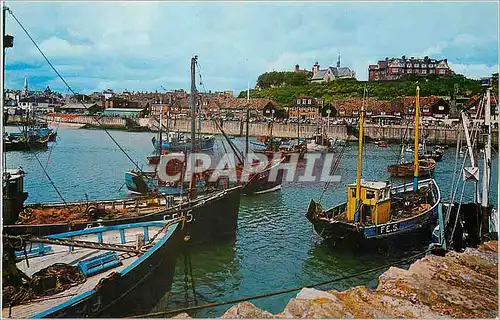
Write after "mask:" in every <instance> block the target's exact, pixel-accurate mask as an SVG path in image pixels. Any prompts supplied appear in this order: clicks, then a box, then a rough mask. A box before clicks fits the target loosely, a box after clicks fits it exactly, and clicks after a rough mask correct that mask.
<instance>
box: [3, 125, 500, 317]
mask: <svg viewBox="0 0 500 320" xmlns="http://www.w3.org/2000/svg"><path fill="white" fill-rule="evenodd" d="M6 130H7V131H9V132H10V131H14V132H15V131H17V128H15V127H7V128H6ZM110 133H111V134H112V135H113V137H114V138H115V139H116V140H117V142H118V143H119V144H120V145H121V146H122V147H123V148H124V149H125V150H126V152H127V153H128V154H129V155H130V157H131V158H132V159H134V161H137V162H138V163H139V165H140V166H142V167H143V169H150V168H148V165H147V164H146V156H147V155H150V154H151V152H152V149H153V148H152V144H151V137H152V134H151V133H130V132H123V131H110ZM235 143H236V144H237V146H240V147H242V146H243V140H241V139H239V138H237V139H235ZM217 145H218V150H217V151H218V152H222V151H223V148H222V145H221V140H218V144H217ZM364 150H365V151H364V161H363V165H364V168H363V177H364V178H365V179H367V180H370V179H377V180H389V174H388V173H387V165H388V164H391V163H394V162H395V161H396V159H397V157H398V154H399V146H397V145H390V146H389V148H378V147H377V146H375V145H373V144H367V145H366V148H365V149H364ZM36 156H37V157H38V160H39V161H40V163H41V165H43V166H44V167H46V170H47V173H48V174H49V175H50V177H51V179H52V181H53V183H54V184H55V185H56V186H57V188H58V189H59V191H60V193H61V194H62V195H63V197H64V199H65V200H66V201H77V200H84V199H87V198H88V199H105V198H120V197H125V196H127V195H128V191H127V190H126V188H125V186H124V185H123V183H124V172H125V171H126V170H128V169H132V168H133V164H132V163H131V162H130V160H129V159H127V158H126V157H125V156H124V154H123V153H122V152H121V151H120V150H119V149H118V147H117V146H116V145H115V144H114V143H113V142H112V141H111V139H110V138H109V137H108V136H107V134H106V132H104V131H100V130H84V129H63V128H60V129H59V133H58V138H57V142H56V143H54V144H52V146H51V147H50V148H49V149H48V150H44V151H39V152H37V153H36ZM497 156H498V155H497V153H496V152H493V168H492V181H491V190H492V195H491V201H492V203H493V204H494V206H495V207H497V208H498V204H497V192H498V189H497V186H498V158H497ZM356 157H357V147H356V145H355V144H354V143H352V144H351V145H350V146H349V147H348V149H347V152H346V154H345V155H344V157H343V159H342V161H341V163H340V167H339V168H338V171H337V172H336V174H338V175H340V176H341V177H342V179H341V182H333V183H331V185H330V187H329V188H328V189H327V191H326V192H325V195H324V197H323V202H322V204H323V206H324V207H327V206H330V205H333V204H336V203H339V202H344V201H345V198H346V195H345V185H346V184H350V183H352V182H354V180H355V175H356ZM454 158H455V149H454V148H450V149H448V150H445V153H444V157H443V161H442V162H439V163H438V165H437V168H436V172H435V178H436V180H437V182H438V184H439V187H440V189H441V193H442V197H443V198H445V199H447V198H448V197H449V194H450V186H451V181H452V179H453V167H454V164H455V162H454ZM38 160H37V159H36V158H35V154H34V153H30V152H17V151H13V152H8V153H7V154H6V161H7V163H6V165H7V167H18V166H21V167H23V169H24V170H25V171H26V172H27V175H26V178H25V190H26V191H27V192H28V193H29V198H28V200H27V202H28V203H36V202H49V201H60V198H59V196H58V195H57V193H56V192H55V190H54V188H53V187H52V186H51V182H50V181H49V180H48V179H47V177H46V176H45V174H44V172H43V170H42V169H41V167H40V164H39V162H38ZM461 163H462V161H459V165H461ZM317 164H318V166H320V165H321V161H317ZM304 167H305V165H304V164H301V165H299V167H298V172H297V174H296V177H297V176H300V175H301V172H303V171H304V169H305V168H304ZM315 171H318V172H320V171H321V168H320V167H317V168H315ZM458 178H459V179H461V176H458ZM394 183H401V181H394ZM323 186H324V182H320V181H317V182H300V181H297V179H295V180H294V181H286V182H284V184H283V188H282V190H280V191H277V192H274V193H270V194H265V195H259V196H252V197H243V198H242V199H241V206H240V213H239V220H238V232H237V238H236V240H235V242H234V243H229V244H221V245H217V246H213V247H196V248H192V249H191V259H192V266H193V275H194V280H195V284H196V292H197V300H198V304H205V303H210V302H219V301H226V300H231V299H236V298H240V297H244V296H253V295H258V294H262V293H268V292H273V291H279V290H284V289H288V288H291V287H298V286H307V285H309V284H312V283H316V282H321V281H326V280H329V279H332V278H338V277H342V276H345V275H349V274H352V273H355V272H359V271H362V270H366V269H368V268H370V267H375V266H379V265H382V264H386V263H387V262H390V261H391V260H392V259H393V258H396V256H397V257H399V256H400V255H411V254H412V253H414V252H418V251H420V250H423V249H424V245H422V247H421V248H412V251H408V252H404V253H402V254H401V253H400V254H398V255H394V254H392V253H391V254H388V253H380V252H373V253H370V254H363V255H362V254H359V253H356V254H354V253H346V252H343V253H339V252H334V251H332V250H331V249H329V248H328V247H327V246H326V245H325V244H322V243H321V241H320V240H319V238H318V237H317V236H316V235H315V234H314V231H313V229H312V225H311V224H310V223H309V222H308V221H307V219H306V218H305V216H304V214H305V212H306V209H307V206H308V202H309V199H311V198H315V199H318V198H319V196H320V194H321V192H322V189H323ZM460 191H461V190H460V189H459V190H458V193H459V194H460ZM471 195H472V185H471V184H469V185H468V187H467V188H466V189H465V196H464V201H468V200H469V201H470V200H471V199H470V197H471ZM381 272H382V271H380V272H378V273H371V274H368V275H363V276H359V277H355V278H350V279H347V280H344V281H341V282H338V283H334V284H331V285H327V286H324V287H323V289H339V290H343V289H346V288H349V287H352V286H356V285H362V284H364V285H369V286H375V285H376V283H377V277H378V275H379V274H380V273H381ZM184 285H185V283H184V260H183V259H179V261H178V264H177V270H176V276H175V283H174V287H173V290H172V293H171V294H170V295H168V296H166V297H165V298H164V299H163V300H162V301H161V302H160V303H159V304H158V306H157V307H156V308H155V310H154V311H161V310H166V309H177V308H182V307H185V306H186V302H185V294H184ZM295 294H296V292H293V293H289V294H285V295H280V296H276V297H272V298H265V299H260V300H253V301H251V302H252V303H254V304H256V305H257V306H258V307H260V308H262V309H265V310H268V311H270V312H272V313H277V312H280V311H281V310H282V309H283V308H284V306H285V305H286V303H287V301H288V300H289V299H290V298H291V297H293V296H294V295H295ZM189 300H190V301H189V305H193V295H192V292H191V288H190V289H189ZM227 308H229V306H223V307H218V308H213V309H206V310H202V311H199V312H197V313H196V314H195V316H197V317H215V316H220V315H221V314H222V313H223V311H224V310H226V309H227Z"/></svg>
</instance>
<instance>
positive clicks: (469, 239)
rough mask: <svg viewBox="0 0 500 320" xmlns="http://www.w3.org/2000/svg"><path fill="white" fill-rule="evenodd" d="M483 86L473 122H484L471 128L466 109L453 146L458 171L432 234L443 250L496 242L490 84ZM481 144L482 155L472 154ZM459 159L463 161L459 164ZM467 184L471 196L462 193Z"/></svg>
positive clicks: (497, 220)
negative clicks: (469, 185) (470, 185)
mask: <svg viewBox="0 0 500 320" xmlns="http://www.w3.org/2000/svg"><path fill="white" fill-rule="evenodd" d="M484 86H485V87H486V90H485V92H484V94H483V95H482V99H481V100H480V104H479V106H478V107H477V109H476V110H477V111H476V115H475V119H484V122H483V123H481V124H479V121H473V122H472V127H470V126H469V124H470V123H471V119H470V118H469V116H468V114H467V109H464V110H462V111H461V112H460V118H461V120H462V121H461V123H462V126H463V131H459V137H458V139H457V146H456V150H457V151H456V155H455V168H457V169H458V170H457V171H456V172H454V174H453V178H452V181H451V188H450V190H451V192H450V196H449V200H448V201H447V202H445V203H443V206H442V208H441V210H440V215H439V225H438V226H436V228H435V229H434V232H433V238H434V240H435V242H436V243H437V244H438V245H439V246H441V248H443V249H445V250H455V251H463V250H464V249H465V248H466V247H477V246H478V245H479V244H480V243H481V242H483V241H485V240H491V239H498V223H499V218H498V211H497V210H495V208H494V207H493V205H492V203H491V202H490V193H491V192H490V191H491V183H492V181H491V179H492V175H491V166H492V157H491V153H492V123H491V113H492V108H491V83H489V82H487V83H486V84H485V85H484ZM483 124H484V125H483ZM462 132H463V133H464V134H465V141H466V146H464V148H465V150H464V149H463V148H461V146H460V144H461V141H462V139H461V137H460V134H461V133H462ZM480 137H483V141H480ZM480 143H484V149H483V152H480V153H479V154H477V153H476V152H474V151H475V150H477V149H479V147H478V145H479V144H480ZM499 143H500V142H499ZM462 150H464V152H463V153H464V154H463V156H461V155H460V153H461V151H462ZM461 157H466V158H465V159H463V160H460V161H459V158H461ZM467 158H468V159H469V163H468V166H466V161H467ZM481 158H482V162H483V164H482V167H481V168H480V167H479V163H478V162H479V161H480V159H481ZM459 163H462V166H461V167H460V166H458V164H459ZM480 169H481V170H480ZM480 173H482V177H480ZM460 176H462V181H460V178H459V177H460ZM497 179H498V177H497ZM460 182H462V184H463V186H462V188H461V190H462V191H461V193H460V194H458V193H457V190H459V189H460V188H459V185H460ZM480 182H481V183H480ZM467 184H472V185H473V188H472V190H474V191H473V194H472V195H471V196H470V197H467V196H465V194H464V193H465V192H466V188H465V186H466V185H467ZM469 190H470V189H469ZM466 198H469V199H470V198H472V199H473V201H469V202H465V201H463V199H466Z"/></svg>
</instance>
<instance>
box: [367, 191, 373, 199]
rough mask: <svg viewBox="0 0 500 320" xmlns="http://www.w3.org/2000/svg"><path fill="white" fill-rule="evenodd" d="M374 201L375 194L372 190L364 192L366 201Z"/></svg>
mask: <svg viewBox="0 0 500 320" xmlns="http://www.w3.org/2000/svg"><path fill="white" fill-rule="evenodd" d="M371 199H375V192H374V191H373V190H366V200H371Z"/></svg>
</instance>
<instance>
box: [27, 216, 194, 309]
mask: <svg viewBox="0 0 500 320" xmlns="http://www.w3.org/2000/svg"><path fill="white" fill-rule="evenodd" d="M183 238H184V234H183V230H182V228H181V224H178V225H177V226H176V230H175V231H174V232H173V233H172V235H170V237H168V239H165V240H164V241H162V242H161V243H158V247H157V248H156V250H151V252H146V253H145V254H144V259H143V260H142V261H140V262H139V263H138V264H136V265H135V267H133V268H129V267H127V268H126V269H124V270H123V271H121V272H120V273H114V274H113V273H112V274H111V275H110V276H109V277H108V278H105V281H102V280H101V281H102V282H100V283H99V284H98V285H97V286H96V288H95V289H93V290H90V291H88V292H87V293H84V294H81V295H78V296H76V297H75V298H73V299H71V300H69V301H67V302H65V303H63V304H62V305H59V306H57V307H54V308H52V309H48V310H46V311H45V312H42V313H41V314H38V315H35V317H37V318H86V317H90V318H98V317H99V318H117V317H126V316H130V315H136V314H141V313H146V312H149V311H150V310H151V309H152V308H153V307H154V306H155V304H156V303H157V302H158V301H159V300H160V299H161V297H162V296H164V295H165V294H166V293H167V292H169V291H170V290H171V288H172V282H173V277H174V273H175V265H176V262H177V260H178V259H177V258H178V256H179V254H180V252H181V251H182V246H183V245H184V244H183V242H184V241H183ZM103 280H104V279H103Z"/></svg>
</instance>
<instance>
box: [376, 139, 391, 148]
mask: <svg viewBox="0 0 500 320" xmlns="http://www.w3.org/2000/svg"><path fill="white" fill-rule="evenodd" d="M376 144H377V146H378V147H379V148H387V147H388V146H389V145H388V144H387V142H385V141H382V140H381V141H378V143H376Z"/></svg>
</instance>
